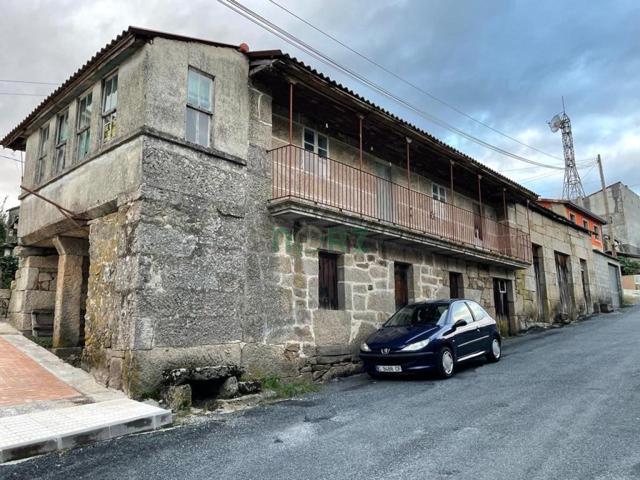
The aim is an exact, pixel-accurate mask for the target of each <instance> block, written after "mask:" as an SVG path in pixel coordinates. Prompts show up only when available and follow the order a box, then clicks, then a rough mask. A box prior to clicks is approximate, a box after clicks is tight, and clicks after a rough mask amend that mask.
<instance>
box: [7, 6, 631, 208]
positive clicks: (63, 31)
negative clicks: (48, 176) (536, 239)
mask: <svg viewBox="0 0 640 480" xmlns="http://www.w3.org/2000/svg"><path fill="white" fill-rule="evenodd" d="M277 1H279V2H280V3H282V4H283V5H286V6H287V7H288V8H290V9H291V10H292V11H294V12H296V13H297V14H299V15H301V16H302V17H304V18H307V19H308V20H310V21H311V22H313V23H315V24H316V25H318V26H319V27H321V28H324V29H325V30H327V31H328V32H330V33H331V34H333V35H335V36H337V37H338V38H340V39H341V40H343V41H344V42H345V43H347V44H349V45H351V46H352V47H353V48H355V49H357V50H359V51H362V52H363V53H365V54H366V55H367V56H370V57H371V58H373V59H375V60H376V61H377V62H379V63H381V64H383V65H385V66H386V67H388V68H389V69H391V70H393V71H394V72H397V73H398V74H400V75H402V76H404V77H406V78H407V79H409V80H410V81H412V82H414V83H416V84H417V85H419V86H420V87H421V88H423V89H425V90H427V91H429V92H431V93H432V94H434V95H436V96H438V97H439V98H442V99H444V100H446V101H447V102H449V103H451V104H453V105H455V106H456V107H458V108H459V109H461V110H463V111H464V112H466V113H468V114H470V115H472V116H474V117H476V118H479V119H481V120H482V121H483V122H486V123H488V124H490V125H492V126H493V127H494V128H497V129H499V130H501V131H504V132H506V133H508V134H509V135H511V136H513V137H515V138H518V139H520V140H521V141H523V142H525V143H529V144H531V145H534V146H535V147H536V148H539V149H541V150H543V151H545V152H548V153H550V154H552V155H553V156H555V157H557V158H561V157H562V144H561V138H560V135H559V134H558V133H555V134H554V133H552V132H550V131H549V130H548V127H547V125H546V122H547V121H548V120H549V119H550V118H551V117H552V116H553V115H554V114H555V113H558V111H560V110H561V102H560V97H561V96H563V95H564V97H565V100H566V104H567V112H568V114H569V115H570V117H571V120H572V124H573V128H574V139H575V150H576V157H577V158H578V159H579V160H581V159H589V158H594V157H595V155H596V154H597V153H600V154H601V155H602V156H603V159H604V161H605V171H606V174H607V182H608V183H612V182H614V181H617V180H622V179H624V181H625V183H627V184H630V185H636V184H638V185H640V170H639V169H637V168H634V167H635V164H636V163H637V161H638V159H640V145H639V144H638V137H639V135H640V133H639V132H640V113H638V112H640V95H638V93H637V92H638V91H640V55H639V54H638V52H639V51H640V36H639V35H637V25H638V24H640V4H639V3H637V2H634V1H625V0H621V1H618V2H613V3H610V2H601V3H592V4H590V5H589V7H588V8H585V7H584V3H583V2H581V1H579V0H570V1H567V2H563V3H562V4H558V2H553V1H549V0H547V1H540V2H533V3H532V2H525V1H523V0H521V1H508V0H497V1H493V2H474V1H459V2H455V3H452V2H441V1H436V0H430V1H408V0H397V1H385V2H370V1H364V0H352V1H350V2H344V1H343V0H340V1H338V0H325V1H323V2H294V1H292V0H277ZM244 3H246V4H247V5H248V6H250V7H251V8H253V9H255V10H258V11H259V12H261V13H262V14H264V15H265V16H267V17H268V18H270V19H271V20H273V21H274V22H275V23H277V24H279V25H281V26H283V27H285V28H287V29H288V30H290V31H291V32H293V33H295V34H296V35H298V36H299V37H301V38H303V39H305V40H306V41H309V42H310V43H312V44H314V45H316V46H318V47H319V48H320V49H321V50H323V51H325V52H326V53H328V54H330V55H331V56H332V57H335V58H337V59H338V60H339V61H340V62H342V63H345V64H348V65H350V66H352V67H353V68H354V69H356V70H358V71H359V72H361V73H363V74H365V75H366V76H368V77H370V78H372V79H374V80H375V81H376V82H379V83H382V84H383V85H384V86H385V87H386V88H388V89H390V90H392V91H393V92H394V93H397V94H399V95H401V96H402V97H403V98H406V99H408V100H409V101H410V102H412V103H413V104H415V105H417V106H419V107H420V108H422V109H425V110H427V111H428V112H429V113H431V114H434V115H436V116H438V117H440V118H443V119H445V120H446V121H448V122H450V123H452V124H454V125H456V126H457V127H459V128H461V129H463V130H465V131H467V132H469V133H471V134H473V135H475V136H477V137H480V138H482V139H483V140H485V141H488V142H491V143H494V144H496V145H499V146H500V147H502V148H505V149H507V150H509V151H512V152H514V153H517V154H519V155H522V156H525V157H527V158H531V159H534V160H537V161H541V162H545V163H555V164H559V165H562V161H561V160H558V159H554V158H549V157H547V156H545V155H543V154H540V153H538V152H536V151H534V150H530V149H527V148H526V147H523V146H521V145H519V144H517V143H515V142H512V141H510V140H508V139H505V138H503V137H501V136H500V135H498V134H496V133H494V132H491V131H490V130H488V129H486V128H484V127H482V126H480V125H478V124H476V123H474V122H472V121H471V120H469V119H467V118H465V117H464V116H461V115H459V114H457V113H455V112H453V111H451V110H450V109H447V108H446V107H444V106H442V105H441V104H439V103H437V102H434V101H433V100H431V99H429V98H428V97H426V96H425V95H423V94H420V93H419V92H416V91H415V90H413V89H411V88H410V87H407V86H406V85H403V84H401V83H400V82H398V81H397V80H395V79H393V77H390V76H389V75H387V74H384V73H383V72H381V71H379V70H377V69H376V68H374V67H373V66H371V65H369V64H367V63H366V62H364V61H362V60H361V59H358V58H355V57H354V56H353V55H352V54H351V53H349V52H348V51H346V50H345V49H343V48H342V47H340V46H338V45H336V44H333V43H332V42H330V41H328V40H327V39H326V38H324V37H322V36H321V35H320V34H318V33H317V32H314V31H312V30H310V29H309V28H308V27H306V26H305V25H303V24H302V23H300V22H299V21H297V20H295V19H294V18H292V17H290V16H288V15H287V14H286V13H285V12H283V11H282V10H280V9H278V8H277V7H276V6H274V5H272V4H271V3H269V2H260V1H258V0H246V1H245V2H244ZM128 25H137V26H142V27H147V28H152V29H158V30H166V31H171V32H176V33H181V34H185V35H189V36H194V37H202V38H209V39H215V40H218V41H222V42H228V43H234V44H237V43H240V42H243V41H244V42H247V43H249V45H250V46H251V48H252V49H254V50H257V49H267V48H282V49H283V50H286V51H289V52H291V53H292V54H294V55H295V56H298V57H299V58H302V59H304V60H305V61H307V62H309V63H311V64H313V65H314V66H315V67H317V68H319V69H320V70H322V71H324V72H326V73H327V74H329V75H330V76H332V77H334V78H336V79H337V80H339V81H341V82H343V83H345V84H347V85H348V86H350V87H351V88H354V89H355V90H357V91H359V92H361V93H362V94H364V95H365V96H367V97H369V98H371V99H372V100H374V101H376V102H378V103H380V104H382V105H383V106H384V107H386V108H388V109H390V110H392V111H394V112H395V113H398V114H400V115H401V116H403V117H406V118H408V119H409V120H411V121H413V122H415V123H417V124H418V125H419V126H420V127H422V128H425V129H426V130H429V131H430V132H432V133H433V134H434V135H436V136H438V137H439V138H441V139H443V140H444V141H446V142H448V143H450V144H452V145H453V146H455V147H456V148H459V149H461V150H463V151H464V152H466V153H468V154H469V155H471V156H473V157H475V158H477V159H479V160H480V161H483V162H485V163H487V164H488V165H489V166H491V167H492V168H495V169H497V170H499V171H504V172H505V173H506V174H507V175H509V176H511V177H512V178H514V179H515V180H517V181H520V182H523V184H524V185H525V186H527V187H529V188H533V189H534V190H536V189H537V190H539V191H540V193H541V194H543V195H547V196H548V195H553V194H555V195H557V194H558V193H559V192H561V190H562V177H563V173H562V171H557V172H554V171H552V170H546V169H535V168H531V167H530V166H527V165H526V164H523V163H520V162H517V161H515V160H512V159H509V158H507V157H503V156H501V155H499V154H497V153H495V152H493V151H491V150H487V149H486V148H484V147H481V146H479V145H476V144H474V143H472V142H469V141H468V140H465V139H462V138H460V137H457V136H456V135H454V134H452V133H451V132H449V131H447V130H444V129H442V128H440V127H438V126H435V125H433V124H431V123H430V122H428V121H426V120H424V119H423V118H420V117H419V116H417V115H415V114H411V113H409V112H407V111H405V110H404V109H403V108H401V107H400V106H398V105H396V104H394V103H393V102H391V101H389V100H387V99H385V98H381V96H380V95H377V94H375V93H373V92H370V91H368V90H367V89H366V88H364V87H363V86H361V85H359V84H357V83H356V82H354V81H353V80H350V79H348V78H345V77H344V76H342V75H340V74H338V73H337V72H333V71H331V70H330V69H328V68H327V67H326V66H324V65H322V64H319V63H318V62H316V61H313V60H312V59H308V58H306V57H305V55H303V54H301V53H300V52H298V51H296V50H295V49H294V48H293V47H291V46H289V45H287V44H285V43H284V42H283V41H282V40H280V39H278V38H276V37H274V36H272V35H270V34H269V33H267V32H265V31H263V30H261V29H260V28H259V27H257V26H255V25H254V24H252V23H251V22H249V21H248V20H246V19H244V18H241V17H239V16H238V15H236V14H234V13H233V12H231V11H229V10H228V9H226V8H225V7H223V6H221V5H220V4H219V3H218V2H215V1H214V0H195V1H190V2H180V3H178V2H168V1H160V0H155V1H145V2H143V1H140V0H135V1H124V0H111V1H96V2H92V3H78V2H72V1H66V0H57V1H49V2H40V1H29V0H26V1H22V2H5V4H3V15H2V17H1V18H0V39H1V40H2V45H4V46H7V48H3V49H1V50H0V65H2V75H0V78H2V79H21V80H36V81H53V82H60V81H63V80H64V79H66V78H67V77H68V76H69V75H70V74H71V73H73V72H74V71H75V70H76V69H77V68H78V67H79V66H81V65H82V64H83V63H84V62H85V61H86V60H87V59H89V58H90V57H91V56H92V55H93V54H94V53H95V52H96V51H97V50H99V49H100V48H102V47H103V46H104V45H105V44H106V43H108V42H109V41H110V40H111V39H112V38H113V37H115V36H116V35H117V34H118V33H119V32H120V31H122V30H123V29H125V28H126V27H127V26H128ZM49 90H51V89H50V88H49V87H46V86H36V85H19V84H8V83H0V91H2V92H23V93H24V92H37V93H47V92H48V91H49ZM38 102H39V99H38V98H36V97H20V96H0V112H2V115H0V135H4V134H5V133H6V132H8V131H9V130H10V129H11V128H13V127H14V126H15V125H16V124H17V123H18V122H20V121H21V120H22V119H23V118H24V116H26V115H27V114H28V113H29V112H30V111H31V109H33V107H35V105H37V103H38ZM12 154H13V153H12V152H8V151H6V150H4V151H0V155H12ZM17 167H18V168H17ZM524 168H527V170H523V169H524ZM589 168H591V167H587V168H586V169H585V170H583V171H582V172H583V174H584V175H585V189H586V190H588V191H590V190H593V189H595V188H597V182H594V181H593V178H594V177H593V174H594V171H593V169H592V170H591V171H588V169H589ZM596 180H597V178H596ZM19 181H20V174H19V164H18V163H15V162H12V161H10V160H6V159H2V161H1V162H0V193H2V194H3V195H5V194H6V195H9V196H10V203H11V204H15V203H17V199H16V198H17V193H18V188H17V187H18V185H19Z"/></svg>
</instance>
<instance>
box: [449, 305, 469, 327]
mask: <svg viewBox="0 0 640 480" xmlns="http://www.w3.org/2000/svg"><path fill="white" fill-rule="evenodd" d="M451 320H452V321H453V323H456V322H457V321H458V320H464V321H465V322H467V324H469V323H472V322H473V317H472V316H471V311H470V310H469V308H468V307H467V304H466V303H464V302H456V303H454V304H453V308H452V310H451Z"/></svg>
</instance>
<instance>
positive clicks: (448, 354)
mask: <svg viewBox="0 0 640 480" xmlns="http://www.w3.org/2000/svg"><path fill="white" fill-rule="evenodd" d="M454 368H455V361H454V360H453V352H452V351H451V349H450V348H449V347H442V350H440V353H439V354H438V373H439V374H440V377H442V378H449V377H451V376H452V375H453V370H454Z"/></svg>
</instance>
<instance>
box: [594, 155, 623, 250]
mask: <svg viewBox="0 0 640 480" xmlns="http://www.w3.org/2000/svg"><path fill="white" fill-rule="evenodd" d="M597 162H598V170H599V171H600V185H601V186H602V196H603V198H604V211H605V213H606V214H607V230H608V231H609V242H611V254H612V255H613V256H614V258H615V257H617V256H618V254H617V253H616V247H615V243H614V241H613V218H612V217H611V212H610V211H609V199H608V198H607V189H606V187H605V184H604V173H603V172H602V160H601V159H600V154H598V160H597Z"/></svg>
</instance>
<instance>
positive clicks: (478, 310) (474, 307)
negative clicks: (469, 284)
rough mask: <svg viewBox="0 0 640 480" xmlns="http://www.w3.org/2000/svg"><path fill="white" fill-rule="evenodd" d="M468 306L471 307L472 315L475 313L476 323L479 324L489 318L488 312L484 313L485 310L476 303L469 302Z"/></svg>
mask: <svg viewBox="0 0 640 480" xmlns="http://www.w3.org/2000/svg"><path fill="white" fill-rule="evenodd" d="M467 305H468V306H469V309H470V310H471V313H473V318H475V320H476V322H479V321H480V320H482V319H483V318H484V317H486V316H487V312H485V311H484V308H482V307H481V306H480V305H478V304H477V303H476V302H467Z"/></svg>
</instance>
